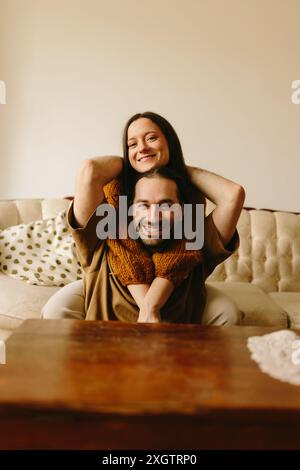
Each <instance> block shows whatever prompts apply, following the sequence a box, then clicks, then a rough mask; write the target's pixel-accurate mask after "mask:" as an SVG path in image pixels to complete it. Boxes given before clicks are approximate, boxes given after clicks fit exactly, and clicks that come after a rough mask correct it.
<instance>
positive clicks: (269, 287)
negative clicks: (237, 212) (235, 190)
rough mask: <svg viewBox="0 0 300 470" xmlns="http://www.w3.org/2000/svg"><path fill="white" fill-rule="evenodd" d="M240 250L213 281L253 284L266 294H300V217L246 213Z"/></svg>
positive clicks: (241, 220)
mask: <svg viewBox="0 0 300 470" xmlns="http://www.w3.org/2000/svg"><path fill="white" fill-rule="evenodd" d="M237 228H238V231H239V235H240V247H239V249H238V250H237V251H236V252H235V253H234V254H233V255H232V256H231V257H230V258H229V259H227V260H226V261H225V262H224V263H222V264H220V265H219V266H217V268H216V269H215V270H214V272H213V273H212V275H211V276H210V277H209V280H210V281H241V282H251V283H252V284H255V285H256V286H258V287H260V288H261V289H263V290H264V291H265V292H275V291H290V292H291V291H293V292H300V215H297V214H293V213H289V212H275V211H274V212H272V211H268V210H256V209H249V210H246V209H243V210H242V213H241V216H240V218H239V221H238V225H237Z"/></svg>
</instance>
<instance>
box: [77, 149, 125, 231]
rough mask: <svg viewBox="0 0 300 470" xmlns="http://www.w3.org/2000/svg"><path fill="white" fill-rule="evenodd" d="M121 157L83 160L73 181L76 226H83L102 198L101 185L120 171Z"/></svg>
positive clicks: (121, 166)
mask: <svg viewBox="0 0 300 470" xmlns="http://www.w3.org/2000/svg"><path fill="white" fill-rule="evenodd" d="M122 168H123V158H121V157H114V156H109V157H95V158H88V159H86V160H83V162H82V163H81V165H80V167H79V169H78V171H77V174H76V183H75V198H74V217H75V222H76V224H77V225H78V227H84V226H85V225H86V223H87V221H88V219H89V217H90V216H91V215H92V213H93V212H94V211H95V209H96V208H97V207H98V206H99V204H101V202H102V201H103V200H104V192H103V186H105V185H106V184H107V183H109V182H110V181H111V180H112V179H114V178H116V177H117V176H118V175H119V174H120V173H121V171H122Z"/></svg>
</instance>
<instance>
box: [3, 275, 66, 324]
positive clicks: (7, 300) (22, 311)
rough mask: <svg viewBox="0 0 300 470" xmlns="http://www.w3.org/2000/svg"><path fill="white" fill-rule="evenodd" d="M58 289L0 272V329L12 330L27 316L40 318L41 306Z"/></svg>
mask: <svg viewBox="0 0 300 470" xmlns="http://www.w3.org/2000/svg"><path fill="white" fill-rule="evenodd" d="M58 289H59V288H58V287H45V286H33V285H30V284H26V283H25V282H24V281H19V280H17V279H13V278H12V277H9V276H6V275H5V274H3V273H0V329H5V330H13V329H14V328H16V327H18V326H19V325H20V324H21V322H22V321H23V320H25V319H27V318H40V316H41V309H42V307H43V306H44V304H45V303H46V302H47V300H48V299H49V298H50V297H51V295H53V294H54V293H55V292H56V291H57V290H58Z"/></svg>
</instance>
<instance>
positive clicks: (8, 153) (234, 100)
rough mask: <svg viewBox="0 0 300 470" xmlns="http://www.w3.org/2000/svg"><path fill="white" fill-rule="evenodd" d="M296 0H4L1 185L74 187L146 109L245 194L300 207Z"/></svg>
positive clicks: (43, 189)
mask: <svg viewBox="0 0 300 470" xmlns="http://www.w3.org/2000/svg"><path fill="white" fill-rule="evenodd" d="M299 19H300V0H286V1H284V0H151V1H150V0H109V1H107V0H0V79H1V80H5V82H6V87H7V104H6V105H1V106H0V162H1V168H0V198H18V197H52V196H53V197H60V196H64V195H68V194H73V193H74V177H75V172H76V168H77V167H78V164H79V162H80V161H81V160H82V159H83V158H86V157H88V156H93V155H102V154H119V153H120V152H121V133H122V126H123V125H124V123H125V121H126V119H127V118H128V117H129V116H131V115H132V114H134V113H135V112H138V111H144V110H153V111H156V112H158V113H160V114H162V115H163V116H165V117H166V118H167V119H169V120H170V122H171V123H172V124H173V125H174V127H175V129H176V130H177V132H178V135H179V137H180V139H181V142H182V145H183V149H184V153H185V157H186V160H187V162H188V163H191V164H194V165H197V166H200V167H204V168H208V169H211V170H213V171H215V172H217V173H220V174H222V175H224V176H226V177H228V178H230V179H233V180H235V181H238V182H240V183H241V184H243V185H244V186H245V188H246V190H247V200H246V204H247V205H250V206H255V207H270V208H278V209H284V210H295V211H300V203H299V201H300V184H299V178H300V157H299V150H300V132H299V128H300V105H294V104H292V102H291V94H292V89H291V83H292V81H293V80H296V79H300V22H299V21H300V20H299Z"/></svg>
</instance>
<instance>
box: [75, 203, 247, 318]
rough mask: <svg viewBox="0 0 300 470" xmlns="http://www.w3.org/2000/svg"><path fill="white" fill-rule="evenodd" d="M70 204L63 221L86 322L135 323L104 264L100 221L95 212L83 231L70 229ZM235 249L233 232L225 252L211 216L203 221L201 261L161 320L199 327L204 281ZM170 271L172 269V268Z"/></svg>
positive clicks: (134, 309) (133, 307)
mask: <svg viewBox="0 0 300 470" xmlns="http://www.w3.org/2000/svg"><path fill="white" fill-rule="evenodd" d="M73 204H74V202H72V203H71V205H70V207H69V210H68V213H67V220H68V225H69V229H70V231H71V233H72V236H73V238H74V240H75V244H76V251H77V255H78V258H79V261H80V263H81V265H82V268H83V270H84V278H83V286H84V295H85V310H86V320H119V321H126V322H136V321H137V319H138V315H139V308H138V306H137V304H136V302H135V300H134V299H133V297H132V295H131V294H130V292H129V290H128V288H127V287H126V286H123V285H122V284H121V283H120V282H119V281H118V279H117V277H116V276H115V275H114V273H113V272H112V270H111V267H110V265H109V262H108V256H107V252H108V247H107V243H106V241H105V240H100V239H99V238H98V237H97V234H96V226H97V224H98V222H99V221H100V220H101V218H100V217H99V216H97V215H96V211H95V212H94V213H93V214H92V215H91V217H90V218H89V220H88V222H87V224H86V225H85V227H82V228H74V227H76V225H75V224H74V213H73ZM238 246H239V235H238V232H237V230H235V232H234V234H233V237H232V239H231V240H230V242H229V243H228V244H227V246H226V248H225V247H224V245H223V242H222V240H221V238H220V236H219V233H218V231H217V229H216V226H215V224H214V221H213V218H212V213H211V214H209V215H208V216H207V217H206V218H205V223H204V245H203V247H202V253H203V257H202V261H201V262H200V263H199V264H198V265H197V266H196V267H195V268H194V269H193V271H192V272H191V274H190V275H189V276H188V277H187V278H186V279H185V280H184V281H183V282H182V283H181V284H180V286H179V287H178V288H176V289H175V290H174V291H173V292H172V294H171V296H170V297H169V299H168V301H167V302H166V304H165V305H164V307H163V308H162V309H161V311H160V314H161V319H162V321H165V322H173V323H201V318H202V314H203V310H204V307H205V302H206V289H205V279H206V278H207V277H208V276H209V275H210V274H211V273H212V271H213V270H214V268H215V267H216V266H217V265H218V264H219V263H221V262H222V261H224V260H225V259H226V258H228V257H229V256H230V255H231V254H232V253H233V252H234V251H235V250H236V249H237V248H238ZM174 268H176V267H175V266H174Z"/></svg>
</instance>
